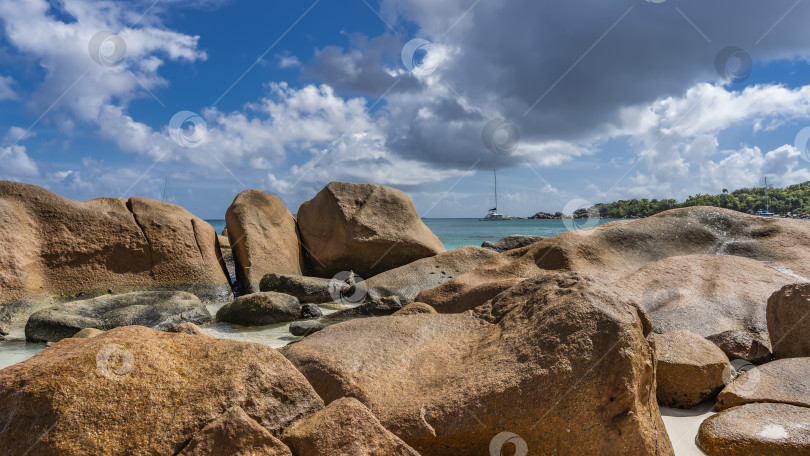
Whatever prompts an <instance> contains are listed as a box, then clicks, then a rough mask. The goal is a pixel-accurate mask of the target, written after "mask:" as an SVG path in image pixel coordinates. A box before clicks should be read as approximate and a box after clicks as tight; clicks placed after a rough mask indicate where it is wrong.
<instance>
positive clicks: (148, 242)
mask: <svg viewBox="0 0 810 456" xmlns="http://www.w3.org/2000/svg"><path fill="white" fill-rule="evenodd" d="M126 206H127V210H128V211H129V213H130V214H132V219H133V220H134V221H135V225H136V226H137V227H138V228H139V229H140V230H141V234H143V238H144V239H145V240H146V245H147V247H148V248H149V252H147V253H148V255H149V275H150V276H151V277H152V278H153V279H154V278H155V262H154V260H153V258H152V241H151V240H150V239H149V236H147V235H146V228H144V227H143V226H142V225H141V224H140V222H138V217H137V215H135V209H133V207H132V198H130V199H128V200H127V204H126Z"/></svg>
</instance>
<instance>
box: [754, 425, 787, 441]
mask: <svg viewBox="0 0 810 456" xmlns="http://www.w3.org/2000/svg"><path fill="white" fill-rule="evenodd" d="M757 435H758V436H760V437H762V438H765V439H771V440H781V439H786V438H787V437H788V432H787V429H785V428H783V427H782V426H779V425H778V424H769V425H767V426H765V428H764V429H763V430H761V431H759V432H758V433H757Z"/></svg>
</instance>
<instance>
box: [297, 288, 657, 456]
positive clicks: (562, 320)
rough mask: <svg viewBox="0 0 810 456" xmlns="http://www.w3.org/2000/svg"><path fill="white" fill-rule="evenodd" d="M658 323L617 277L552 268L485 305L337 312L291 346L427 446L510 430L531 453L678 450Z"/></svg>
mask: <svg viewBox="0 0 810 456" xmlns="http://www.w3.org/2000/svg"><path fill="white" fill-rule="evenodd" d="M651 331H652V326H651V325H650V324H649V320H646V316H644V315H643V312H641V311H640V310H638V309H637V308H636V307H634V306H633V305H632V304H630V303H628V302H627V301H625V300H624V299H623V298H622V297H621V296H620V295H619V294H618V293H617V292H616V291H615V290H614V289H613V288H612V287H611V286H609V285H607V284H605V283H604V282H601V281H598V280H595V279H592V278H588V277H586V276H582V275H580V274H555V275H550V276H546V277H543V278H539V279H533V280H527V281H525V282H523V283H521V284H520V285H518V286H516V287H514V288H512V289H510V290H508V291H506V292H504V293H502V294H501V295H499V296H498V297H496V298H495V299H493V300H492V301H491V302H489V303H487V305H485V306H482V307H481V308H479V309H476V312H465V313H461V314H418V315H398V316H389V317H377V318H365V319H360V320H353V321H348V322H344V323H340V324H337V325H334V326H330V327H328V328H325V329H323V330H322V331H320V332H318V333H316V334H314V335H311V336H309V337H307V338H306V339H304V340H302V341H300V342H297V343H295V344H293V345H290V346H288V347H286V348H285V355H286V356H287V357H288V358H289V359H290V360H291V361H292V362H293V364H295V365H296V366H297V367H298V368H299V369H300V371H301V372H302V373H303V374H304V376H306V377H307V379H308V380H309V381H310V383H311V384H312V385H313V387H314V388H315V389H316V391H318V393H319V394H320V395H321V397H322V398H323V399H324V400H325V401H327V402H331V401H334V400H337V399H339V398H341V397H344V396H349V397H354V398H356V399H358V400H359V401H360V402H362V403H363V404H365V405H366V406H367V407H368V408H369V409H370V410H372V411H373V412H374V414H375V415H376V416H377V417H378V418H379V420H380V422H381V423H382V425H383V426H385V427H386V428H387V429H389V430H390V431H391V432H393V433H394V434H396V435H398V436H399V437H400V438H402V440H404V441H405V442H406V443H408V444H409V445H410V446H411V447H413V448H414V449H415V450H416V451H418V452H419V453H420V454H423V455H426V456H427V455H447V454H453V455H457V456H464V455H470V456H472V455H475V456H479V455H481V454H488V451H489V445H490V441H491V440H492V439H493V437H495V436H496V435H497V434H499V432H501V431H504V430H508V431H509V432H513V433H515V434H517V435H518V436H520V437H521V438H522V439H523V440H525V442H526V444H527V445H528V448H531V451H532V454H560V455H582V454H609V453H613V452H615V451H616V449H617V448H621V449H622V451H623V452H625V454H646V455H671V454H673V452H672V448H671V445H670V442H669V439H668V437H667V434H666V431H665V430H664V426H663V422H662V420H661V416H660V413H659V410H658V404H657V403H656V397H655V355H654V353H653V349H652V348H651V346H650V344H649V342H648V341H647V339H646V337H647V336H648V335H649V334H650V332H651ZM381 334H384V335H385V337H384V342H383V343H381V341H382V339H381V338H380V335H381ZM334 347H340V350H335V349H334Z"/></svg>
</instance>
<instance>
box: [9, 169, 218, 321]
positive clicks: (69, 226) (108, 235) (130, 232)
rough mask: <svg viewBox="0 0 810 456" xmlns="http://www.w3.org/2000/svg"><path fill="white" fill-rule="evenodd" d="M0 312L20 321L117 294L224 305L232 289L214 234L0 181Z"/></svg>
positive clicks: (180, 221)
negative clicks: (178, 296) (159, 292)
mask: <svg viewBox="0 0 810 456" xmlns="http://www.w3.org/2000/svg"><path fill="white" fill-rule="evenodd" d="M0 219H2V220H3V223H2V226H0V244H2V245H4V246H9V248H4V249H2V251H0V285H2V291H3V292H2V293H0V305H1V306H2V307H3V308H5V309H6V310H7V311H9V312H10V313H11V314H12V317H13V318H14V319H15V320H18V319H21V318H24V317H26V316H28V315H30V313H31V312H32V311H33V310H36V309H38V308H42V307H46V306H49V305H52V304H54V303H56V302H63V301H66V300H73V299H76V298H78V297H84V298H86V297H91V296H94V295H100V294H104V293H107V292H108V290H113V291H114V292H116V293H120V292H126V291H135V290H155V289H170V290H183V291H188V292H191V293H193V294H195V295H196V296H198V297H200V298H202V299H205V300H221V299H224V298H227V297H228V296H229V295H230V293H231V286H230V283H229V281H228V277H227V275H226V273H225V270H224V268H223V265H222V263H221V262H220V258H221V254H220V252H219V245H218V243H217V236H216V233H215V232H214V229H213V228H212V227H211V225H209V224H208V223H206V222H205V221H203V220H201V219H199V218H197V217H195V216H193V215H192V214H191V213H189V212H188V211H186V210H185V209H183V208H180V207H178V206H174V205H172V204H167V203H161V202H158V201H153V200H148V199H145V198H130V199H121V198H97V199H94V200H90V201H83V202H79V201H72V200H68V199H65V198H62V197H60V196H58V195H56V194H54V193H51V192H49V191H48V190H45V189H43V188H41V187H37V186H34V185H28V184H23V183H19V182H5V181H0Z"/></svg>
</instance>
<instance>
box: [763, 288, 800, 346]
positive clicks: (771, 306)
mask: <svg viewBox="0 0 810 456" xmlns="http://www.w3.org/2000/svg"><path fill="white" fill-rule="evenodd" d="M767 320H768V332H769V333H770V336H771V345H772V346H773V348H772V350H773V354H774V356H776V357H777V358H800V357H807V356H810V283H797V284H792V285H786V286H785V287H783V288H782V289H781V290H779V291H777V292H775V293H774V294H773V295H772V296H771V297H770V298H769V299H768V310H767Z"/></svg>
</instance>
